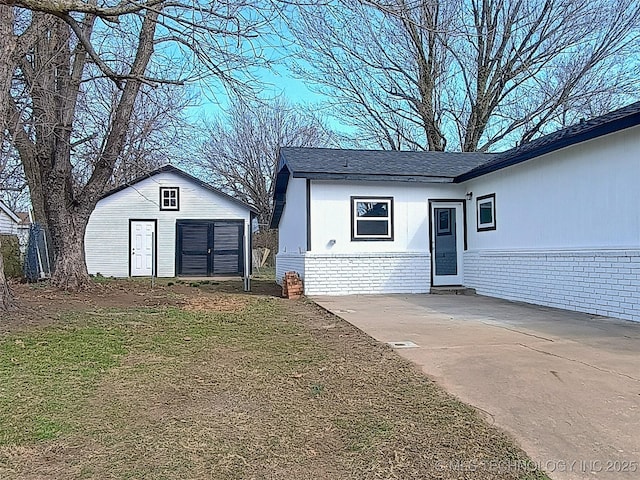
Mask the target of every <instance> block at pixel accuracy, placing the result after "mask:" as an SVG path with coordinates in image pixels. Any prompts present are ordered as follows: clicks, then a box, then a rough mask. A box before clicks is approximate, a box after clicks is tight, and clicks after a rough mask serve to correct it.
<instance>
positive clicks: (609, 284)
mask: <svg viewBox="0 0 640 480" xmlns="http://www.w3.org/2000/svg"><path fill="white" fill-rule="evenodd" d="M514 259H515V260H514ZM464 272H465V285H466V286H468V287H473V288H475V289H476V290H477V292H478V293H480V294H482V295H489V296H494V297H500V298H506V299H509V300H520V301H527V302H531V303H537V304H541V305H548V306H555V307H560V308H566V309H575V310H578V311H582V312H588V313H596V314H599V315H609V316H618V317H621V318H622V317H623V315H624V318H626V319H630V320H636V321H640V250H628V251H627V250H625V251H622V250H601V251H595V250H594V251H581V252H563V251H557V252H544V251H527V252H522V251H491V252H481V251H467V252H465V257H464Z"/></svg>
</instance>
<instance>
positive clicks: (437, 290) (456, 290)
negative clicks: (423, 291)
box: [430, 287, 476, 295]
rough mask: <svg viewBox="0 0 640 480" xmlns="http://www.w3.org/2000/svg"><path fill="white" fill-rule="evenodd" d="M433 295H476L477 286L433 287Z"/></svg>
mask: <svg viewBox="0 0 640 480" xmlns="http://www.w3.org/2000/svg"><path fill="white" fill-rule="evenodd" d="M430 293H431V294H433V295H475V294H476V289H475V288H468V287H431V290H430Z"/></svg>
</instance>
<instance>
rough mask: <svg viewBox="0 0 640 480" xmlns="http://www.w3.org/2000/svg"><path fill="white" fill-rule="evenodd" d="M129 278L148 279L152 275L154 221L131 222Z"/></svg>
mask: <svg viewBox="0 0 640 480" xmlns="http://www.w3.org/2000/svg"><path fill="white" fill-rule="evenodd" d="M129 226H130V235H131V239H130V242H131V276H132V277H150V276H151V275H153V273H154V272H153V263H154V243H155V242H154V238H155V233H156V222H155V221H154V220H131V222H130V224H129Z"/></svg>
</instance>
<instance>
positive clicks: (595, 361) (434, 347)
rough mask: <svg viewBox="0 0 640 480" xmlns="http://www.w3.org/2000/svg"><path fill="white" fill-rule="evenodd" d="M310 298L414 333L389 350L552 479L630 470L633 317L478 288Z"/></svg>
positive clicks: (375, 327) (634, 471)
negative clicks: (477, 291) (471, 409)
mask: <svg viewBox="0 0 640 480" xmlns="http://www.w3.org/2000/svg"><path fill="white" fill-rule="evenodd" d="M313 300H314V301H316V302H317V303H318V304H319V305H321V306H322V307H324V308H326V309H327V310H330V311H331V312H333V313H335V314H336V315H338V316H340V317H342V318H343V319H345V320H347V321H348V322H350V323H352V324H353V325H355V326H356V327H358V328H360V329H361V330H363V331H365V332H366V333H368V334H369V335H371V336H372V337H374V338H376V339H377V340H379V341H381V342H399V343H405V342H413V343H415V344H416V345H417V346H416V347H409V348H402V346H401V348H397V352H398V353H399V354H400V355H402V356H403V357H405V358H407V359H409V360H411V361H412V362H414V363H416V364H417V365H419V366H420V368H421V369H422V370H423V371H424V372H425V373H426V374H427V375H429V376H430V377H431V378H433V379H435V380H436V381H437V382H438V383H440V384H441V385H442V386H444V387H445V388H446V389H447V390H448V391H449V392H451V393H452V394H454V395H456V396H457V397H459V398H460V399H461V400H463V401H464V402H467V403H469V404H471V405H473V406H475V407H476V408H477V409H478V410H479V411H481V412H483V414H484V415H486V418H487V420H488V421H489V422H491V423H495V424H496V425H498V426H500V427H501V428H503V429H504V430H506V431H507V432H509V433H510V434H511V435H512V436H513V437H515V439H516V440H517V441H518V442H519V444H520V445H521V446H522V448H524V450H525V451H526V452H527V453H528V454H529V455H530V456H531V457H532V459H533V460H534V461H535V462H537V464H538V465H539V466H540V467H541V468H542V469H543V470H545V471H546V472H547V473H548V475H549V476H550V477H551V478H553V479H559V480H564V479H583V478H590V479H591V478H598V479H600V478H606V479H614V478H615V479H626V478H629V479H631V478H640V323H633V322H626V321H621V320H615V319H610V318H604V317H597V316H593V315H587V314H581V313H576V312H569V311H565V310H558V309H553V308H547V307H539V306H534V305H528V304H522V303H515V302H507V301H503V300H498V299H493V298H488V297H482V296H462V295H375V296H374V295H366V296H365V295H357V296H343V297H314V298H313ZM514 468H517V466H514Z"/></svg>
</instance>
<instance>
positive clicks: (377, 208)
mask: <svg viewBox="0 0 640 480" xmlns="http://www.w3.org/2000/svg"><path fill="white" fill-rule="evenodd" d="M351 240H393V198H392V197H351Z"/></svg>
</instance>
